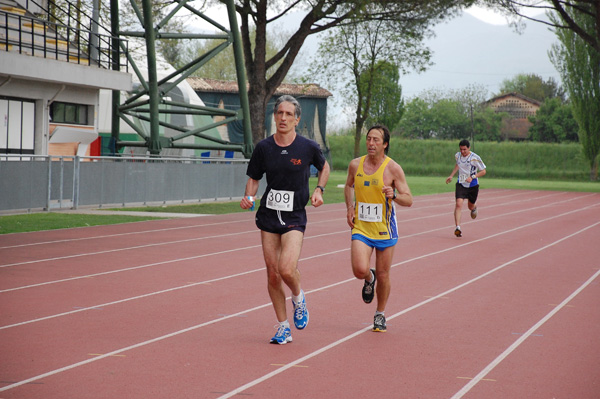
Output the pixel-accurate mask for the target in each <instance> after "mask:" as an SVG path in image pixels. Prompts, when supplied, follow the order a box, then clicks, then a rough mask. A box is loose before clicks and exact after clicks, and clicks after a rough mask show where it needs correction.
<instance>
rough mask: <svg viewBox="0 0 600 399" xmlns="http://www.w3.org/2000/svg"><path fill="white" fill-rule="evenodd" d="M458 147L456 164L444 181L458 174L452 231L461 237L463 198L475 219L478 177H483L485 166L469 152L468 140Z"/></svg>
mask: <svg viewBox="0 0 600 399" xmlns="http://www.w3.org/2000/svg"><path fill="white" fill-rule="evenodd" d="M458 147H459V149H460V151H459V152H457V153H456V154H455V155H454V158H456V164H455V165H454V169H452V173H450V176H448V178H447V179H446V184H448V183H450V182H451V181H452V177H453V176H454V174H455V173H456V172H458V180H457V182H456V192H455V198H456V207H455V208H454V222H455V224H456V228H455V229H454V235H455V236H457V237H462V231H461V229H460V217H461V210H462V206H463V202H464V200H465V198H466V199H467V200H468V202H467V206H468V208H469V210H470V211H471V218H472V219H475V218H476V217H477V206H476V205H475V202H477V196H478V194H479V177H481V176H484V175H485V173H486V172H485V164H484V163H483V161H482V160H481V157H480V156H479V155H477V154H475V153H474V152H471V149H470V148H471V145H470V144H469V140H462V141H461V142H460V143H459V144H458Z"/></svg>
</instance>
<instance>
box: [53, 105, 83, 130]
mask: <svg viewBox="0 0 600 399" xmlns="http://www.w3.org/2000/svg"><path fill="white" fill-rule="evenodd" d="M50 119H51V120H52V122H54V123H71V124H74V125H87V124H88V106H87V105H83V104H71V103H61V102H58V101H56V102H53V103H52V104H51V105H50Z"/></svg>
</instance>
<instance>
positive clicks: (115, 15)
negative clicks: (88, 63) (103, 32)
mask: <svg viewBox="0 0 600 399" xmlns="http://www.w3.org/2000/svg"><path fill="white" fill-rule="evenodd" d="M110 21H111V22H110V24H111V30H112V36H113V38H112V50H111V51H112V57H111V58H112V69H113V70H114V71H118V70H119V69H120V64H121V62H120V57H121V51H120V49H119V38H118V36H119V0H110ZM120 104H121V92H120V91H119V90H113V91H112V104H111V105H112V119H111V129H110V131H111V133H110V144H109V145H108V148H109V149H110V155H112V156H115V155H116V154H117V142H118V141H119V133H120V131H119V129H120V117H119V105H120Z"/></svg>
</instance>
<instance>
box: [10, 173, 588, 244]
mask: <svg viewBox="0 0 600 399" xmlns="http://www.w3.org/2000/svg"><path fill="white" fill-rule="evenodd" d="M445 179H446V176H444V177H424V176H407V181H408V184H409V186H410V189H411V191H412V193H413V196H415V197H418V196H420V195H427V194H437V193H444V192H453V191H454V184H452V183H451V184H445ZM345 181H346V173H345V172H342V171H334V172H332V174H331V177H330V178H329V182H328V183H327V189H326V191H325V197H324V198H325V203H327V204H332V203H339V202H344V189H343V187H341V186H343V185H344V183H345ZM310 184H311V187H314V186H316V184H317V183H316V178H311V182H310ZM481 188H482V190H485V189H486V188H505V189H523V190H550V191H580V192H600V183H599V182H581V181H577V182H574V181H546V180H517V179H493V178H489V179H488V178H487V177H484V178H482V179H481ZM482 194H483V195H485V191H483V192H482ZM417 201H418V199H417ZM109 211H110V212H109ZM114 211H146V212H148V216H147V217H144V216H128V215H118V214H116V215H115V213H118V212H114ZM156 212H172V213H178V212H180V213H197V214H226V213H234V212H247V211H245V210H243V209H241V208H240V206H239V203H238V201H234V202H211V203H204V204H195V205H173V206H166V207H165V206H159V207H144V208H118V209H111V210H107V212H106V215H95V214H94V215H86V214H72V213H63V212H40V213H31V214H26V215H8V216H0V234H8V233H20V232H28V231H43V230H54V229H64V228H72V227H85V226H96V225H107V224H117V223H130V222H138V221H143V220H149V219H156V217H155V216H153V213H156Z"/></svg>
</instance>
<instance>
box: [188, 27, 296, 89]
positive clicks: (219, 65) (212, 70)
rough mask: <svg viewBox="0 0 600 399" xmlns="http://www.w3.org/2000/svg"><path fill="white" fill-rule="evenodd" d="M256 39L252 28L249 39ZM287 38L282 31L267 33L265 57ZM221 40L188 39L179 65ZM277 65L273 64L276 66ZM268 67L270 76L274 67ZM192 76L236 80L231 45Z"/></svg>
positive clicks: (291, 77) (272, 53) (289, 75)
mask: <svg viewBox="0 0 600 399" xmlns="http://www.w3.org/2000/svg"><path fill="white" fill-rule="evenodd" d="M255 39H256V30H254V29H252V31H251V32H250V40H251V41H252V42H253V43H254V41H255ZM285 40H287V38H286V37H285V36H284V34H283V33H282V32H275V33H274V34H272V35H269V40H268V41H267V43H266V51H267V57H272V56H273V55H274V54H275V53H277V51H278V49H279V47H280V46H281V43H282V42H284V41H285ZM222 43H223V41H221V40H190V41H188V43H187V44H186V45H185V46H184V49H183V53H182V55H181V56H180V59H179V60H180V63H181V65H185V64H186V63H187V62H190V61H192V60H194V59H196V58H198V57H199V56H200V55H202V54H206V53H207V52H209V51H210V50H212V49H213V48H215V47H217V46H219V45H220V44H222ZM276 66H277V65H275V67H276ZM275 67H274V68H270V69H269V71H267V76H268V77H270V76H271V74H272V73H273V72H274V70H275V69H276V68H275ZM193 76H198V77H201V78H208V79H218V80H237V73H236V70H235V60H234V57H233V48H232V46H229V47H227V48H226V49H225V50H224V51H221V52H220V53H219V54H217V55H216V56H215V57H214V58H213V59H211V60H210V62H208V63H206V64H205V65H204V66H203V67H202V68H200V69H198V70H197V71H195V72H194V74H193ZM287 78H288V79H285V80H289V79H293V73H291V74H288V76H287Z"/></svg>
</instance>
